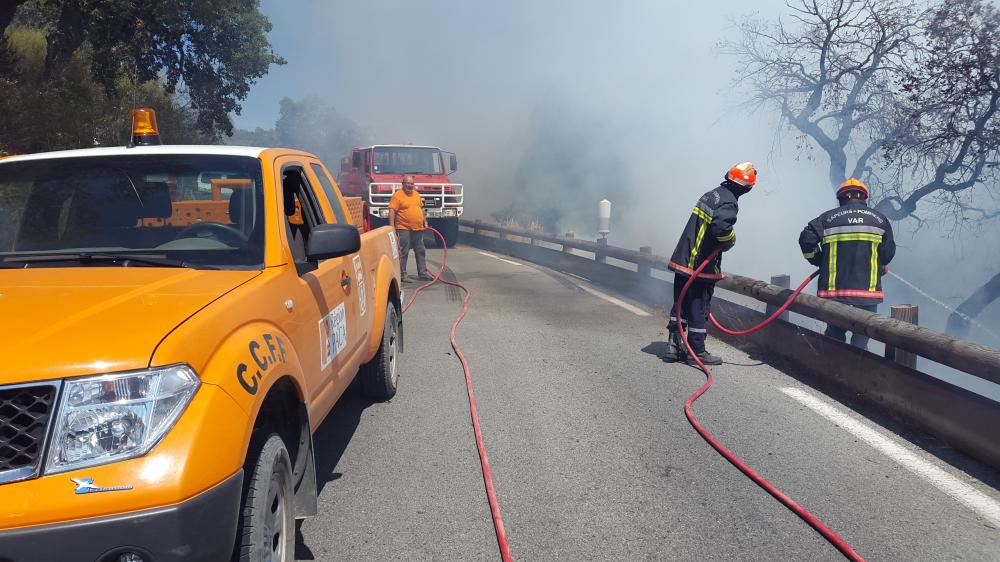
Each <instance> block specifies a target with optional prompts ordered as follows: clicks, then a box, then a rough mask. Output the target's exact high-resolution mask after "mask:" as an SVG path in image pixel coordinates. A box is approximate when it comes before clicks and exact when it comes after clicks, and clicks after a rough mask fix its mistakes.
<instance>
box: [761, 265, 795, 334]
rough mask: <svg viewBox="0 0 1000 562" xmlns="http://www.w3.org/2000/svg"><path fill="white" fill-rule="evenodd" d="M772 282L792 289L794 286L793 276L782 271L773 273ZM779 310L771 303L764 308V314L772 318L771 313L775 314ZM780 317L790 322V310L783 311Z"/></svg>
mask: <svg viewBox="0 0 1000 562" xmlns="http://www.w3.org/2000/svg"><path fill="white" fill-rule="evenodd" d="M771 284H772V285H777V286H778V287H781V288H782V289H790V288H792V278H791V277H789V276H788V275H785V274H784V273H782V274H781V275H772V276H771ZM777 310H778V307H776V306H774V305H773V304H769V305H767V307H766V308H765V309H764V314H765V315H766V316H767V317H768V318H770V317H771V315H772V314H774V313H775V311H777ZM778 319H779V320H784V321H785V322H788V312H783V313H782V314H781V316H779V317H778Z"/></svg>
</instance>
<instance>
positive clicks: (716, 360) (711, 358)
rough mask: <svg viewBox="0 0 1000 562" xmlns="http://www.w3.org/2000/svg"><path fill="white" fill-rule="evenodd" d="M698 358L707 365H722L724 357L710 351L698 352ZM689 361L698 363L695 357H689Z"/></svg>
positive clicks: (694, 363)
mask: <svg viewBox="0 0 1000 562" xmlns="http://www.w3.org/2000/svg"><path fill="white" fill-rule="evenodd" d="M698 359H701V362H702V363H703V364H705V365H722V358H721V357H718V356H716V355H712V354H711V353H709V352H708V351H700V352H698ZM687 362H688V364H689V365H697V363H696V362H695V360H694V358H693V357H688V358H687Z"/></svg>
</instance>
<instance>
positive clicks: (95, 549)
mask: <svg viewBox="0 0 1000 562" xmlns="http://www.w3.org/2000/svg"><path fill="white" fill-rule="evenodd" d="M150 136H151V134H150V133H149V132H147V133H146V134H145V137H144V138H145V140H147V141H148V140H149V137H150ZM140 144H151V143H148V142H146V143H140ZM350 217H351V214H350V212H349V210H348V205H347V202H345V200H344V198H343V197H342V195H341V194H340V191H339V189H338V187H337V185H336V183H335V182H334V181H333V178H332V176H331V175H330V173H329V172H328V171H327V169H326V168H325V167H324V165H323V163H322V162H320V161H319V160H318V159H317V158H316V157H315V156H313V155H311V154H308V153H305V152H300V151H296V150H290V149H284V148H267V149H264V148H247V147H233V146H130V147H121V148H95V149H86V150H74V151H65V152H51V153H44V154H34V155H27V156H15V157H11V158H6V159H4V160H3V162H0V314H2V318H3V321H2V322H0V353H2V355H3V356H4V358H5V359H4V361H3V368H2V369H0V561H2V562H27V561H30V562H39V561H47V560H53V561H74V562H75V561H85V562H90V561H95V562H164V561H174V560H177V561H179V560H185V561H189V562H190V561H197V560H205V561H212V562H218V561H225V560H231V559H236V560H252V561H261V560H274V561H276V562H277V561H290V560H293V559H294V554H293V552H294V540H295V520H296V519H297V518H304V517H308V516H310V515H314V514H315V513H316V509H317V502H316V494H317V491H316V490H317V487H316V473H315V461H314V453H313V441H312V434H313V432H314V431H315V430H316V428H317V427H318V426H319V424H320V422H322V421H323V419H324V417H325V416H326V415H327V413H328V412H330V410H331V408H332V407H333V406H334V404H335V403H336V402H337V400H338V398H340V396H341V395H342V394H343V393H344V391H345V389H346V388H347V387H348V385H349V384H351V382H352V381H353V380H354V379H355V377H356V376H357V377H358V378H360V379H361V380H360V381H359V386H360V387H361V388H362V389H363V390H364V391H365V392H366V393H367V394H369V395H370V396H372V397H374V398H376V399H388V398H390V397H392V396H393V395H394V394H395V391H396V382H397V377H398V370H397V354H398V353H399V352H400V351H401V349H402V335H403V334H402V328H403V325H402V315H401V314H400V299H401V295H400V279H399V259H398V245H397V240H396V239H395V234H394V233H393V232H392V231H391V230H390V229H389V228H388V227H385V228H380V229H377V230H374V231H371V232H360V230H359V228H358V227H357V226H355V225H354V224H352V220H351V218H350Z"/></svg>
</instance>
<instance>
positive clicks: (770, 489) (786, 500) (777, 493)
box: [677, 249, 864, 562]
mask: <svg viewBox="0 0 1000 562" xmlns="http://www.w3.org/2000/svg"><path fill="white" fill-rule="evenodd" d="M719 251H720V250H719V249H716V250H715V251H714V252H712V253H711V254H710V255H709V256H708V257H707V258H706V259H705V261H704V263H702V264H701V266H700V267H698V269H696V270H695V272H694V274H693V275H692V276H691V277H689V278H688V280H687V283H685V284H684V288H683V289H681V293H680V296H678V298H677V308H678V310H677V316H678V317H679V318H683V317H684V316H683V310H681V308H682V307H683V304H684V296H685V295H687V291H688V289H690V288H691V284H692V283H694V280H695V279H696V278H697V277H698V275H699V274H700V273H701V272H702V271H703V270H704V269H705V267H706V266H707V265H708V264H710V263H712V261H714V260H715V257H716V256H717V255H718V254H719ZM816 275H817V274H816V273H813V274H812V275H811V276H810V277H809V278H808V279H806V280H805V281H803V282H802V284H800V285H799V286H798V288H797V289H795V292H794V293H792V296H791V297H789V299H788V301H787V302H786V303H785V304H784V305H783V306H782V307H781V308H779V309H778V310H777V311H776V312H775V313H774V314H772V315H771V316H770V317H769V318H768V319H766V320H764V321H763V322H761V323H760V324H758V325H757V326H754V327H752V328H749V329H746V330H729V329H726V328H724V327H723V326H721V325H720V324H719V323H718V322H717V321H716V320H715V318H714V317H711V320H712V324H714V325H715V327H716V328H719V329H720V330H722V331H723V332H725V333H727V334H731V335H737V336H740V335H746V334H750V333H753V332H756V331H757V330H760V329H761V328H763V327H765V326H767V325H768V324H770V323H771V322H773V321H774V320H775V319H776V318H777V317H778V316H780V315H781V313H782V312H784V311H785V310H786V309H787V308H788V307H789V305H791V303H792V301H793V300H795V297H797V296H798V295H799V293H801V292H802V291H803V289H805V288H806V286H807V285H808V284H809V282H810V281H812V279H813V278H814V277H815V276H816ZM683 324H684V323H683V322H679V323H678V328H679V330H680V334H681V339H682V340H683V341H684V347H686V348H687V352H688V355H689V356H690V357H692V358H694V360H695V362H696V363H697V364H698V367H700V368H701V370H702V371H704V372H705V384H703V385H701V388H699V389H698V390H696V391H695V393H694V394H692V395H691V396H690V398H688V399H687V402H686V403H685V404H684V415H686V416H687V419H688V421H689V422H691V425H692V426H693V427H694V429H695V431H697V432H698V434H699V435H701V436H702V438H704V439H705V441H708V444H709V445H711V446H712V447H713V448H714V449H715V450H716V451H718V452H719V454H720V455H722V456H723V457H724V458H725V459H726V460H727V461H729V462H730V463H732V464H733V466H735V467H736V468H738V469H740V471H741V472H743V474H746V475H747V477H749V478H750V479H751V480H753V481H754V482H755V483H756V484H757V485H758V486H760V487H761V488H764V490H766V491H767V493H769V494H771V495H772V496H774V498H775V499H777V500H778V501H779V502H781V503H782V504H784V505H785V507H787V508H788V509H790V510H792V512H793V513H795V514H796V515H798V516H799V517H801V518H802V520H803V521H805V522H806V523H808V524H809V525H810V526H812V528H813V529H816V531H818V532H819V534H821V535H823V538H825V539H826V540H828V541H830V544H832V545H833V546H834V547H836V548H837V550H839V551H840V552H841V554H843V555H844V556H845V557H846V558H847V559H848V560H853V561H860V562H864V558H862V557H861V555H860V554H858V553H857V552H855V551H854V549H853V548H851V545H849V544H847V541H845V540H844V539H842V538H841V537H840V536H839V535H838V534H837V533H835V532H833V531H832V530H830V528H829V527H827V526H826V525H825V524H824V523H823V522H822V521H820V520H819V518H818V517H816V516H815V515H813V514H812V513H809V511H808V510H806V508H804V507H802V506H800V505H799V504H797V503H795V500H793V499H792V498H790V497H788V496H787V495H785V494H784V492H782V491H781V490H779V489H778V488H777V487H776V486H775V485H774V484H772V483H770V482H768V481H767V480H766V479H765V478H764V477H763V476H761V475H760V474H757V472H756V471H754V469H752V468H750V466H749V465H747V464H746V463H745V462H743V461H742V460H741V459H740V458H739V457H737V456H736V455H735V454H733V453H732V452H731V451H730V450H729V449H727V448H726V447H725V446H724V445H723V444H722V443H720V442H719V440H718V439H716V438H715V437H714V436H713V435H712V434H711V433H709V431H708V430H707V429H705V427H704V426H702V425H701V422H699V421H698V418H696V417H695V415H694V403H695V401H696V400H698V398H699V397H700V396H701V395H702V394H705V392H706V391H707V390H708V389H709V388H710V387H711V386H712V382H713V381H714V380H715V378H714V377H713V376H712V370H711V369H709V368H708V367H707V366H706V365H705V364H704V363H703V362H702V361H701V359H700V358H699V357H698V356H697V355H696V354H695V353H694V350H693V349H691V344H690V343H688V339H687V333H686V330H685V329H684V326H683Z"/></svg>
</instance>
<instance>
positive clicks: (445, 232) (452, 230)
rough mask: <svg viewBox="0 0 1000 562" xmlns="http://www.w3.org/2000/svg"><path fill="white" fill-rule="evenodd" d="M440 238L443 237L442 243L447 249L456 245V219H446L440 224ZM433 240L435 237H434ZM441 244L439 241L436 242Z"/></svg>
mask: <svg viewBox="0 0 1000 562" xmlns="http://www.w3.org/2000/svg"><path fill="white" fill-rule="evenodd" d="M439 230H440V231H441V236H444V242H445V244H447V245H448V247H449V248H454V247H455V245H456V244H458V219H447V220H445V221H443V222H441V228H440V229H439ZM435 239H437V237H436V236H435ZM437 241H438V243H439V244H440V243H441V240H440V239H438V240H437Z"/></svg>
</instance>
